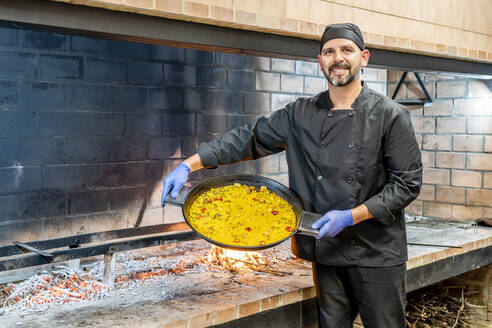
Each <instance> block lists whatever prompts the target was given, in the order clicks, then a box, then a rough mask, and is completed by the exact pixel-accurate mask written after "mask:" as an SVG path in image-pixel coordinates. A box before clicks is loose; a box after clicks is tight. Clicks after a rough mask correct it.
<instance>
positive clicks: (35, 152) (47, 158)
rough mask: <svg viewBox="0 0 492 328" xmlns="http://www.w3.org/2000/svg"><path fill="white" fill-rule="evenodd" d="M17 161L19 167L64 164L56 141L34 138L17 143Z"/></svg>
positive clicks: (61, 152) (58, 143)
mask: <svg viewBox="0 0 492 328" xmlns="http://www.w3.org/2000/svg"><path fill="white" fill-rule="evenodd" d="M17 161H18V162H19V164H21V165H41V164H49V163H64V156H63V151H62V148H61V147H60V142H57V141H56V139H53V138H46V137H35V138H32V139H27V140H22V142H19V144H18V152H17Z"/></svg>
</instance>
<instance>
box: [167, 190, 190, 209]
mask: <svg viewBox="0 0 492 328" xmlns="http://www.w3.org/2000/svg"><path fill="white" fill-rule="evenodd" d="M190 189H191V187H190V186H183V187H181V190H180V191H179V194H178V197H176V198H172V197H171V193H169V194H167V196H166V199H164V203H169V204H171V205H175V206H183V205H184V202H185V200H186V197H188V193H189V192H190Z"/></svg>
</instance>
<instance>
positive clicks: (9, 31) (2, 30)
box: [0, 27, 19, 47]
mask: <svg viewBox="0 0 492 328" xmlns="http://www.w3.org/2000/svg"><path fill="white" fill-rule="evenodd" d="M18 35H19V30H18V29H16V28H13V27H0V45H2V46H7V47H14V46H17V43H18Z"/></svg>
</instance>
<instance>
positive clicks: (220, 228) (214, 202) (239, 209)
mask: <svg viewBox="0 0 492 328" xmlns="http://www.w3.org/2000/svg"><path fill="white" fill-rule="evenodd" d="M189 223H190V225H191V226H192V227H193V228H194V229H195V230H196V231H197V232H199V233H200V234H202V235H203V236H205V237H207V238H209V239H212V240H214V241H217V242H220V243H224V244H228V245H237V246H261V245H268V244H271V243H274V242H278V241H280V240H282V239H284V238H286V237H288V236H289V235H291V234H292V233H293V232H294V231H295V229H296V227H297V218H296V214H295V212H294V210H293V209H292V207H291V205H290V204H289V203H288V202H287V201H286V200H284V199H282V198H281V197H279V196H278V195H276V194H275V193H273V192H271V191H269V190H268V188H266V187H265V186H261V187H260V188H256V187H252V186H247V185H242V184H239V183H235V184H233V185H227V186H223V187H217V188H213V189H210V190H208V191H207V192H204V193H202V194H201V195H199V196H198V197H197V198H196V199H195V200H194V201H193V203H192V204H191V206H190V210H189Z"/></svg>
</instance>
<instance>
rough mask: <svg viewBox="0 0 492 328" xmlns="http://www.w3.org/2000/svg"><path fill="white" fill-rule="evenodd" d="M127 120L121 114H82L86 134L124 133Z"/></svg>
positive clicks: (111, 134)
mask: <svg viewBox="0 0 492 328" xmlns="http://www.w3.org/2000/svg"><path fill="white" fill-rule="evenodd" d="M124 125H125V120H124V118H123V116H122V115H120V114H109V113H108V114H106V113H86V114H85V115H83V116H82V130H83V132H84V135H87V136H95V135H110V136H114V135H123V127H124Z"/></svg>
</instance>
